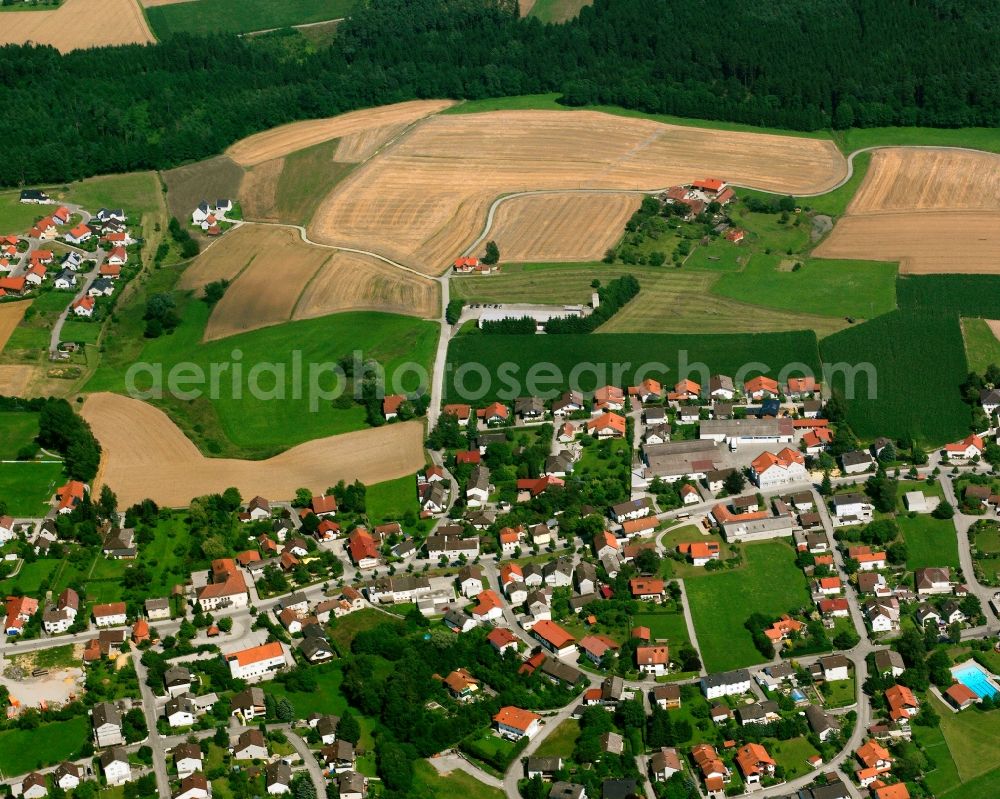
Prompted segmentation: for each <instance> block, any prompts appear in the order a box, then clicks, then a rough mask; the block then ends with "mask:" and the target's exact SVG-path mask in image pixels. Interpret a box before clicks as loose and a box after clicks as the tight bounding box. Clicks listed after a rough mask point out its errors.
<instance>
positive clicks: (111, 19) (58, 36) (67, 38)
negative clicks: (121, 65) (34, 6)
mask: <svg viewBox="0 0 1000 799" xmlns="http://www.w3.org/2000/svg"><path fill="white" fill-rule="evenodd" d="M155 41H156V39H154V38H153V34H152V33H151V32H150V30H149V26H148V25H147V24H146V18H145V16H143V13H142V9H140V8H139V4H138V3H137V2H136V0H101V2H100V4H96V3H94V2H92V0H66V2H64V3H63V4H62V5H61V6H59V8H57V9H55V10H54V11H5V12H4V14H3V24H2V25H0V45H4V44H24V43H26V42H34V43H35V44H50V45H52V46H53V47H55V48H56V49H57V50H59V51H60V52H63V53H68V52H69V51H70V50H78V49H82V48H86V47H103V46H106V45H116V44H145V43H147V42H155Z"/></svg>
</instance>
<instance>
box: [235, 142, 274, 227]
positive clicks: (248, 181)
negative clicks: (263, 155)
mask: <svg viewBox="0 0 1000 799" xmlns="http://www.w3.org/2000/svg"><path fill="white" fill-rule="evenodd" d="M284 168H285V159H284V158H274V159H272V160H271V161H265V162H264V163H262V164H257V166H255V167H252V168H251V169H248V170H247V171H246V174H244V176H243V183H242V184H241V185H240V202H241V203H242V205H243V215H244V216H245V217H246V218H247V219H259V220H262V221H266V222H276V221H277V220H278V180H280V178H281V173H282V171H283V170H284Z"/></svg>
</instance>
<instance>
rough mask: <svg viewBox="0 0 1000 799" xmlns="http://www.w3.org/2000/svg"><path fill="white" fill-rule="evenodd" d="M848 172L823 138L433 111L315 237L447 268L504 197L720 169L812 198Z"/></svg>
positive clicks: (659, 183)
mask: <svg viewBox="0 0 1000 799" xmlns="http://www.w3.org/2000/svg"><path fill="white" fill-rule="evenodd" d="M845 174H846V164H845V161H844V158H843V156H841V154H840V153H839V152H838V151H837V148H836V147H835V146H834V144H833V143H832V142H830V141H821V140H818V139H807V138H795V137H787V136H775V135H764V134H757V133H734V132H729V131H720V130H704V129H700V128H690V127H678V126H674V125H665V124H662V123H659V122H653V121H651V120H646V119H630V118H623V117H619V116H612V115H610V114H602V113H599V112H596V111H573V112H569V111H497V112H491V113H484V114H461V115H444V116H434V117H431V118H429V119H426V120H424V121H422V122H421V123H419V124H418V125H416V126H415V127H414V128H413V129H412V130H411V131H410V132H409V133H407V134H406V135H405V136H403V137H402V138H400V139H399V140H398V141H396V142H395V143H394V144H393V145H392V146H390V147H389V148H387V149H386V150H384V151H383V152H382V153H380V154H379V156H378V157H376V158H373V159H372V160H370V161H368V162H367V163H366V164H365V165H364V166H362V167H361V168H359V169H358V170H356V171H355V172H354V173H352V174H351V176H350V177H348V178H347V179H346V180H344V181H342V182H341V183H340V184H339V185H338V186H336V187H335V188H334V189H333V191H332V192H331V193H330V195H329V197H327V198H326V200H324V202H323V204H322V205H321V206H320V207H319V209H318V210H317V212H316V214H315V216H314V217H313V221H312V225H311V230H312V231H313V232H312V233H311V235H310V238H312V239H314V240H319V241H325V242H327V243H330V244H339V245H344V246H348V247H359V248H362V249H364V248H366V247H367V248H371V247H372V246H373V242H377V243H378V248H379V251H380V252H382V253H383V254H384V255H386V256H387V257H390V258H392V259H393V260H397V261H400V262H402V263H405V264H407V265H409V266H412V267H414V268H416V269H420V270H421V271H424V272H427V273H429V274H440V273H441V272H443V271H444V270H445V269H446V268H447V266H448V264H450V262H451V260H452V259H453V258H454V257H455V256H456V255H458V254H459V253H461V252H462V250H463V249H464V248H465V247H467V246H468V245H469V243H470V242H471V241H472V240H473V239H474V238H475V237H476V235H477V234H478V233H479V231H480V229H481V228H482V225H483V221H484V219H485V215H486V209H487V207H488V206H489V204H490V203H491V202H492V201H493V200H494V199H495V198H496V197H498V196H500V195H502V194H505V193H512V192H518V191H526V190H533V189H556V190H558V189H579V188H599V189H633V190H634V189H656V188H662V187H664V186H668V185H671V184H673V183H677V182H681V181H686V180H691V179H694V178H698V177H704V176H706V175H712V176H719V177H722V178H724V179H726V180H728V181H731V182H733V183H737V184H740V185H747V186H753V187H755V188H760V189H765V190H768V191H775V192H787V193H793V194H808V193H812V192H822V191H825V190H827V189H829V188H831V187H833V186H834V185H836V184H837V183H838V182H839V181H840V179H841V178H842V177H843V176H844V175H845ZM587 224H588V220H587V219H581V220H580V225H581V227H584V226H586V225H587Z"/></svg>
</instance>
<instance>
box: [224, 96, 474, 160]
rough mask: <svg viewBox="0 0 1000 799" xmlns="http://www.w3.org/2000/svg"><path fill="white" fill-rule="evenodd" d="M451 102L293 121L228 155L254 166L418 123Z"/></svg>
mask: <svg viewBox="0 0 1000 799" xmlns="http://www.w3.org/2000/svg"><path fill="white" fill-rule="evenodd" d="M451 105H454V101H453V100H413V101H410V102H406V103H396V104H394V105H387V106H382V107H380V108H367V109H363V110H361V111H351V112H349V113H346V114H340V115H339V116H335V117H328V118H327V119H311V120H307V121H305V122H293V123H291V124H290V125H282V126H281V127H279V128H274V129H273V130H266V131H263V132H262V133H255V134H254V135H253V136H249V137H247V138H246V139H243V140H241V141H238V142H236V144H234V145H232V146H231V147H230V148H229V149H228V150H226V155H228V156H229V157H230V158H232V159H233V160H234V161H235V162H236V163H237V164H239V165H240V166H253V165H254V164H260V163H263V162H264V161H270V160H271V159H272V158H280V157H281V156H283V155H288V154H289V153H293V152H295V151H296V150H301V149H303V148H305V147H311V146H312V145H314V144H319V143H320V142H324V141H329V140H330V139H336V138H339V137H341V136H348V135H351V134H354V133H361V132H363V131H367V130H370V129H373V128H384V127H386V126H389V125H399V124H403V125H406V124H409V123H411V122H416V121H417V120H418V119H421V118H423V117H425V116H427V115H428V114H434V113H436V112H438V111H441V110H443V109H445V108H448V107H449V106H451Z"/></svg>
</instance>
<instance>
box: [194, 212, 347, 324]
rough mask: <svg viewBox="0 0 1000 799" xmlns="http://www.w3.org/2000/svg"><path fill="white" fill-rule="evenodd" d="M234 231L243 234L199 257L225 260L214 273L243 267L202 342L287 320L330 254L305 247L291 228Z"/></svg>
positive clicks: (257, 228) (315, 248) (248, 227)
mask: <svg viewBox="0 0 1000 799" xmlns="http://www.w3.org/2000/svg"><path fill="white" fill-rule="evenodd" d="M237 232H239V233H241V234H243V235H241V236H240V237H239V238H238V239H237V238H236V237H234V239H233V240H234V241H235V244H232V245H230V242H229V241H227V240H226V239H225V238H224V239H223V240H222V241H220V242H219V243H218V244H217V245H216V246H214V247H212V249H211V250H209V251H208V252H206V253H205V255H204V256H202V257H203V258H204V257H207V258H208V259H210V260H221V261H222V262H223V264H224V266H215V265H211V266H209V267H208V270H209V271H212V272H215V271H216V270H218V271H220V272H226V273H232V272H233V271H234V270H239V269H242V271H240V272H239V275H238V277H237V278H236V279H235V280H234V281H233V284H232V285H231V286H230V287H229V288H228V289H227V291H226V294H225V296H223V298H222V299H221V300H220V301H219V304H218V305H216V306H215V309H214V310H213V311H212V316H211V317H210V318H209V320H208V325H207V326H206V328H205V336H204V340H205V341H214V340H215V339H220V338H226V337H227V336H233V335H236V334H237V333H245V332H247V331H248V330H257V329H259V328H262V327H268V326H269V325H277V324H280V323H282V322H287V321H288V320H289V319H290V318H291V316H292V311H293V310H294V309H295V305H296V303H297V302H298V300H299V296H300V295H301V294H302V292H303V290H304V289H305V287H306V286H307V285H308V284H309V281H311V280H312V277H313V275H315V274H316V272H317V270H318V269H319V268H320V267H321V266H322V265H323V264H324V263H325V262H326V261H327V260H329V259H330V258H331V257H332V256H333V253H332V252H331V251H330V250H327V249H324V248H322V247H313V246H310V245H308V244H306V243H304V242H303V241H302V239H301V238H300V237H299V232H298V231H297V230H294V229H292V228H284V227H263V226H259V225H252V226H249V225H248V226H245V227H242V228H240V229H239V231H237ZM199 260H200V259H199ZM241 263H242V264H244V265H245V268H243V267H240V264H241ZM185 277H186V275H185Z"/></svg>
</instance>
